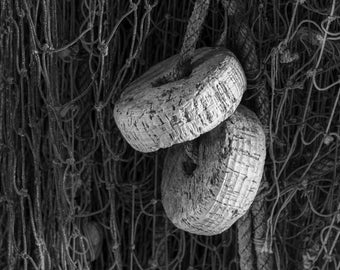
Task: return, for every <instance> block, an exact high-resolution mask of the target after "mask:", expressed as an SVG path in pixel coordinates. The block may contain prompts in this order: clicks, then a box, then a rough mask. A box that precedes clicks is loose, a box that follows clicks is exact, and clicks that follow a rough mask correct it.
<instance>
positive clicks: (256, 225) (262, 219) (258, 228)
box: [250, 175, 273, 270]
mask: <svg viewBox="0 0 340 270" xmlns="http://www.w3.org/2000/svg"><path fill="white" fill-rule="evenodd" d="M266 184H267V180H266V178H265V175H263V178H262V182H261V186H260V191H259V192H258V194H257V196H256V197H255V200H254V202H253V204H252V206H251V208H250V211H251V216H252V221H253V231H254V237H253V242H254V247H255V252H256V263H257V269H258V270H267V269H268V270H269V269H273V256H271V255H270V254H269V252H268V250H266V249H265V247H266V245H265V241H266V232H267V226H266V225H267V223H266V221H267V216H266V213H267V207H266V201H265V193H264V192H263V189H264V187H265V186H266Z"/></svg>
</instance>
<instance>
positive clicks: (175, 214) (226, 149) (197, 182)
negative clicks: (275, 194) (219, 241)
mask: <svg viewBox="0 0 340 270" xmlns="http://www.w3.org/2000/svg"><path fill="white" fill-rule="evenodd" d="M197 155H198V160H197V164H193V163H192V160H191V159H190V158H189V157H188V156H187V155H186V153H185V144H179V145H176V146H174V147H172V148H171V149H169V150H168V153H167V156H166V158H165V162H164V168H163V175H162V203H163V207H164V210H165V212H166V214H167V216H168V218H169V219H170V220H171V222H172V223H173V224H174V225H175V226H176V227H178V228H180V229H182V230H184V231H187V232H190V233H194V234H199V235H215V234H219V233H222V232H223V231H225V230H227V229H228V228H229V227H230V226H231V225H232V224H234V223H235V222H236V221H237V220H238V219H239V218H240V217H241V216H242V215H243V214H244V213H245V212H246V211H247V210H248V209H249V207H250V205H251V203H252V202H253V200H254V198H255V196H256V193H257V190H258V188H259V186H260V182H261V178H262V174H263V169H264V163H265V156H266V144H265V135H264V131H263V128H262V126H261V124H260V121H259V120H258V118H257V117H256V115H255V114H254V113H253V112H251V111H250V110H248V109H247V108H246V107H244V106H242V105H241V106H239V107H238V109H237V110H236V111H235V113H234V114H233V115H231V116H230V117H229V118H228V119H227V120H226V121H224V122H223V123H221V124H220V125H219V126H218V127H216V128H215V129H213V130H212V131H210V132H208V133H206V134H204V135H202V136H201V137H200V138H199V139H198V154H197Z"/></svg>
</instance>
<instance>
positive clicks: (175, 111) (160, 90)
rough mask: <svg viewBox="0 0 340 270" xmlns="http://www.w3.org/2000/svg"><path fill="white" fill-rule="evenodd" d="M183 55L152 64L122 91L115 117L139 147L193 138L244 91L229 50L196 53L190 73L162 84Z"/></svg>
mask: <svg viewBox="0 0 340 270" xmlns="http://www.w3.org/2000/svg"><path fill="white" fill-rule="evenodd" d="M178 59H179V56H178V55H175V56H173V57H170V58H168V59H166V60H164V61H163V62H161V63H158V64H157V65H155V66H153V67H152V68H150V69H149V70H148V71H147V72H146V73H145V74H144V75H142V76H141V77H140V78H138V79H137V80H135V81H134V82H132V84H131V85H130V86H128V87H127V88H126V89H125V90H124V91H123V93H122V95H121V97H120V98H119V100H118V101H117V103H116V105H115V108H114V118H115V121H116V124H117V126H118V128H119V129H120V131H121V133H122V135H123V136H124V138H125V139H126V141H127V142H128V143H129V144H130V145H131V146H132V147H133V148H134V149H136V150H137V151H140V152H153V151H156V150H158V149H160V148H167V147H170V146H172V145H174V144H178V143H182V142H185V141H190V140H193V139H195V138H197V137H199V136H200V135H201V134H204V133H206V132H208V131H210V130H212V129H213V128H215V127H216V126H217V125H219V124H220V123H221V122H223V121H224V120H225V119H227V118H228V117H229V116H230V115H231V114H233V113H234V111H235V110H236V108H237V106H238V105H239V103H240V101H241V98H242V95H243V93H244V91H245V89H246V77H245V75H244V71H243V69H242V66H241V64H240V62H239V61H238V60H237V59H236V57H235V55H234V54H233V53H232V52H230V51H229V50H227V49H225V48H201V49H198V50H196V51H195V54H194V57H193V59H192V61H191V68H192V72H191V73H190V75H189V76H187V77H185V78H183V79H181V80H177V81H174V82H168V83H164V78H166V77H167V76H168V75H169V73H170V72H172V71H173V69H174V67H175V65H176V64H177V62H178Z"/></svg>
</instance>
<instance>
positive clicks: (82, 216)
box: [0, 0, 340, 270]
mask: <svg viewBox="0 0 340 270" xmlns="http://www.w3.org/2000/svg"><path fill="white" fill-rule="evenodd" d="M208 2H209V1H208ZM244 3H245V5H244V6H243V7H242V12H239V9H238V7H237V5H238V4H237V1H228V0H211V1H210V5H209V8H208V11H207V17H206V18H205V20H204V22H203V25H202V30H201V34H200V36H199V38H198V40H197V47H203V46H216V45H219V46H225V47H227V48H229V49H231V50H232V51H233V52H234V53H235V54H236V55H237V56H238V57H239V59H240V61H241V62H242V63H243V65H244V67H245V71H246V72H247V78H248V90H247V92H246V94H245V96H244V100H243V101H242V103H243V104H246V105H247V106H248V107H249V108H251V109H252V110H254V111H255V112H256V113H257V114H258V116H259V117H260V119H261V120H262V123H263V126H264V128H265V130H266V134H267V160H266V167H265V176H264V179H263V181H262V186H261V188H260V190H259V194H258V196H257V198H256V199H255V202H254V204H253V206H252V208H251V209H250V210H249V212H248V213H247V214H246V215H245V216H244V217H243V218H242V219H241V220H240V221H239V222H237V224H235V225H234V226H232V227H231V228H230V229H228V230H227V231H225V232H223V233H222V234H220V235H216V236H210V237H207V236H198V235H194V234H189V233H186V232H184V231H182V230H179V229H177V228H176V227H175V226H174V225H172V224H171V222H170V221H169V220H168V219H167V217H166V216H165V214H164V210H163V208H162V204H161V194H160V186H161V172H162V167H163V160H164V155H165V153H166V150H160V151H157V152H155V153H149V154H142V153H139V152H137V151H134V150H133V149H132V148H131V147H130V146H129V145H128V144H127V143H126V142H125V140H124V139H123V137H122V136H121V134H120V132H119V130H118V129H117V127H116V125H115V122H114V120H113V107H114V105H115V102H116V101H117V99H118V97H119V95H120V94H121V92H122V90H123V89H124V87H126V85H128V84H129V83H130V82H132V81H133V80H134V79H135V78H137V77H138V76H139V75H141V74H142V73H143V72H144V71H146V70H147V69H148V68H149V67H150V66H152V65H153V64H155V63H158V62H160V61H161V60H163V59H165V58H167V57H170V56H172V55H174V54H177V53H179V52H180V51H181V48H182V44H183V39H184V36H185V33H186V28H187V25H188V20H189V18H190V16H191V13H192V10H193V7H194V4H195V3H194V1H180V0H173V1H158V2H157V1H150V0H137V1H133V0H129V1H128V0H126V1H108V0H79V1H70V0H60V1H50V0H20V1H19V0H3V1H1V2H0V269H6V270H7V269H25V270H26V269H112V270H113V269H190V270H192V269H213V270H216V269H258V270H260V269H339V268H340V241H339V237H340V224H339V223H340V190H339V183H340V181H339V180H340V177H339V167H340V153H339V150H340V148H339V147H340V110H339V107H340V102H339V97H340V91H339V86H340V77H339V69H340V64H339V63H340V43H339V41H340V29H339V28H340V24H339V23H340V17H339V16H340V3H339V1H338V0H311V1H308V0H294V1H293V0H291V1H283V0H251V1H244ZM248 42H250V43H248ZM240 44H243V45H244V46H240ZM191 49H192V48H189V50H191ZM255 56H256V57H255ZM254 57H255V58H257V59H255V58H254ZM249 59H252V60H251V61H250V60H249ZM256 61H257V62H256ZM264 91H266V93H267V94H265V95H264V94H263V93H265V92H264ZM263 108H265V109H263ZM266 119H267V120H266ZM85 224H96V228H98V232H100V234H101V236H102V238H101V237H99V238H100V239H102V247H101V249H100V251H99V252H98V251H95V250H91V243H90V240H89V239H90V238H91V237H90V236H89V233H90V232H89V231H88V230H86V228H88V227H84V226H85ZM90 251H91V252H90ZM89 254H90V255H89Z"/></svg>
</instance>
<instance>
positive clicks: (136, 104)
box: [114, 47, 266, 235]
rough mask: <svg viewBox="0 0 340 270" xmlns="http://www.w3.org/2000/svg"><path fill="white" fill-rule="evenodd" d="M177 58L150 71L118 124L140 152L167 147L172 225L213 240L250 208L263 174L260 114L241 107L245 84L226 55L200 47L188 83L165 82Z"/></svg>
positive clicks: (117, 112)
mask: <svg viewBox="0 0 340 270" xmlns="http://www.w3.org/2000/svg"><path fill="white" fill-rule="evenodd" d="M178 59H179V55H175V56H173V57H170V58H168V59H166V60H164V61H163V62H161V63H159V64H156V65H155V66H153V67H152V68H150V69H149V70H148V71H147V72H146V73H145V74H143V75H142V76H141V77H140V78H138V79H137V80H135V81H134V82H133V83H132V84H131V85H130V86H128V87H127V88H126V89H125V91H124V92H123V93H122V95H121V97H120V99H119V100H118V102H117V103H116V106H115V108H114V118H115V121H116V124H117V126H118V128H119V129H120V131H121V133H122V135H123V136H124V138H125V139H126V141H127V142H128V143H129V144H130V145H131V146H132V147H133V148H134V149H136V150H137V151H140V152H153V151H157V150H158V149H161V148H168V147H171V148H170V149H169V150H168V153H167V155H166V158H165V163H164V168H163V175H162V202H163V207H164V210H165V212H166V214H167V216H168V218H169V219H170V220H171V221H172V223H173V224H174V225H175V226H177V227H178V228H180V229H183V230H185V231H188V232H191V233H195V234H201V235H214V234H218V233H221V232H223V231H225V230H226V229H228V228H229V227H230V226H231V225H232V224H233V223H234V222H235V221H236V220H237V219H238V218H240V217H241V216H242V215H243V214H244V213H245V212H246V211H247V210H248V209H249V207H250V205H251V202H252V201H253V200H254V197H255V195H256V192H257V189H258V187H259V185H260V182H261V177H262V174H263V167H264V160H265V155H266V150H265V136H264V132H263V129H262V127H261V124H260V122H259V120H258V119H257V117H256V116H255V114H254V113H252V112H251V111H250V110H248V109H247V108H245V107H243V106H239V104H240V102H241V99H242V95H243V93H244V91H245V90H246V77H245V75H244V71H243V69H242V66H241V64H240V63H239V61H238V60H237V58H236V57H235V55H234V54H233V53H232V52H230V51H229V50H227V49H225V48H207V47H206V48H201V49H197V50H196V51H195V54H194V56H193V58H192V61H191V68H192V72H191V73H190V74H189V75H188V76H187V77H185V78H183V79H180V80H177V81H173V82H168V83H159V82H162V81H163V78H166V77H167V75H168V74H169V72H171V71H172V70H173V69H174V66H175V65H176V63H177V62H178ZM193 140H195V142H196V143H197V144H198V145H197V156H198V160H197V162H196V163H197V164H194V166H191V170H189V171H188V167H187V166H186V164H187V163H190V162H192V160H191V161H190V158H189V156H188V155H187V154H186V151H185V149H186V145H187V144H191V143H192V141H193Z"/></svg>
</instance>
